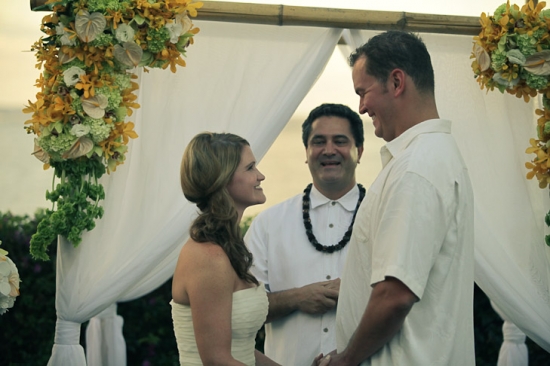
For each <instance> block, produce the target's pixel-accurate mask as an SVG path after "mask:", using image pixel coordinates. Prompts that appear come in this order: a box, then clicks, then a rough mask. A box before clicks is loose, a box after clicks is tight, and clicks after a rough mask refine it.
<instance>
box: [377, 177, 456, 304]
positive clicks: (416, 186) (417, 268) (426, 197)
mask: <svg viewBox="0 0 550 366" xmlns="http://www.w3.org/2000/svg"><path fill="white" fill-rule="evenodd" d="M446 206H447V204H446V202H445V199H444V197H442V195H441V194H440V192H438V191H437V189H436V188H435V187H434V186H433V184H431V183H430V182H429V181H428V180H426V179H425V178H424V177H422V176H420V175H418V174H416V173H412V172H407V173H405V174H403V176H402V177H401V179H399V180H398V181H396V182H394V183H392V184H391V185H389V186H386V187H385V192H384V198H383V199H382V201H381V207H380V208H379V212H380V220H379V225H378V227H377V228H373V229H374V230H376V235H375V240H374V243H373V253H372V258H373V259H372V260H373V263H372V268H373V273H372V278H371V286H372V285H374V284H376V283H378V282H380V281H383V280H384V279H385V278H386V277H395V278H397V279H399V280H400V281H401V282H403V283H404V284H405V285H406V286H407V287H408V288H409V289H410V290H411V291H412V292H413V293H414V294H415V295H416V296H417V297H418V298H419V299H421V298H422V295H423V294H424V289H425V287H426V284H427V282H428V277H429V274H430V271H431V269H432V267H433V266H434V263H435V259H436V257H437V253H438V252H439V250H440V248H441V246H442V243H443V241H444V239H445V235H446V232H447V227H448V221H449V220H448V218H447V217H448V216H449V210H448V209H447V208H446Z"/></svg>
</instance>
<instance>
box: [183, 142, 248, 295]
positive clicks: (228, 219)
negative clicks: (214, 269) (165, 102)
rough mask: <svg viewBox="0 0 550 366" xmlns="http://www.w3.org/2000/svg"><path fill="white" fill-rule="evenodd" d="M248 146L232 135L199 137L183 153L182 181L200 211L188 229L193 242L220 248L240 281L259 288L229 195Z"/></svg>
mask: <svg viewBox="0 0 550 366" xmlns="http://www.w3.org/2000/svg"><path fill="white" fill-rule="evenodd" d="M245 146H249V143H248V141H246V140H245V139H243V138H242V137H240V136H237V135H234V134H231V133H212V132H203V133H200V134H198V135H197V136H195V137H194V138H193V139H192V140H191V142H189V145H187V148H186V149H185V152H184V153H183V158H182V160H181V167H180V179H181V188H182V190H183V194H184V196H185V198H187V199H188V200H189V201H191V202H193V203H195V204H196V205H197V207H198V208H199V209H200V211H201V212H200V214H199V216H198V217H197V218H196V219H195V221H193V224H191V228H190V229H189V235H190V236H191V238H192V239H193V240H195V241H196V242H199V243H205V242H212V243H215V244H217V245H219V246H221V247H222V248H223V250H224V252H225V253H226V254H227V256H228V257H229V261H230V262H231V266H232V267H233V269H234V270H235V272H236V273H237V275H238V276H239V278H241V279H243V280H245V281H247V282H250V283H255V284H256V285H257V284H258V280H256V278H255V277H254V276H253V275H252V274H250V273H249V272H248V270H249V269H250V267H251V266H252V253H250V251H249V250H248V249H247V247H246V245H245V244H244V240H243V236H242V233H241V229H240V227H239V222H238V221H237V220H238V213H237V209H236V208H235V203H234V201H233V198H231V195H230V194H229V192H228V191H227V185H228V184H229V182H231V179H232V178H233V174H234V173H235V171H236V170H237V167H238V166H239V163H240V162H241V153H242V150H243V148H244V147H245Z"/></svg>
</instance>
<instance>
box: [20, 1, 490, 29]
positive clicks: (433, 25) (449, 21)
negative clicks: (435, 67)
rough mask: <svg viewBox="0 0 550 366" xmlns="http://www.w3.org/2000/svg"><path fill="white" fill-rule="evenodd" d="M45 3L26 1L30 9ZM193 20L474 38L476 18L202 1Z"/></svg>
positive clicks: (476, 25) (476, 26)
mask: <svg viewBox="0 0 550 366" xmlns="http://www.w3.org/2000/svg"><path fill="white" fill-rule="evenodd" d="M45 3H46V0H30V5H31V10H34V9H36V8H37V7H39V6H42V5H44V4H45ZM203 3H204V6H203V7H202V8H201V9H199V12H198V16H197V19H200V20H212V21H221V22H236V23H252V24H267V25H280V26H284V25H294V26H310V27H325V28H349V29H369V30H389V29H399V30H405V31H409V32H426V33H444V34H457V35H470V36H473V35H477V34H479V32H480V31H481V26H480V23H479V17H468V16H454V15H435V14H418V13H406V12H393V11H373V10H352V9H331V8H315V7H304V6H290V5H271V4H251V3H250V4H249V3H238V2H219V1H203Z"/></svg>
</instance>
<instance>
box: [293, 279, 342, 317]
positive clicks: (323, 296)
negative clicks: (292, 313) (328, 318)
mask: <svg viewBox="0 0 550 366" xmlns="http://www.w3.org/2000/svg"><path fill="white" fill-rule="evenodd" d="M339 292H340V279H339V278H337V279H335V280H330V281H323V282H316V283H312V284H310V285H306V286H303V287H301V288H300V297H299V298H300V300H299V303H298V309H299V310H300V311H302V312H304V313H307V314H324V313H326V312H327V311H329V310H331V309H334V307H336V304H337V302H338V294H339Z"/></svg>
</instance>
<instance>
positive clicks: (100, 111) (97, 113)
mask: <svg viewBox="0 0 550 366" xmlns="http://www.w3.org/2000/svg"><path fill="white" fill-rule="evenodd" d="M108 104H109V100H108V99H107V97H106V96H105V95H101V94H96V95H95V96H93V97H91V98H88V99H84V98H82V109H84V112H86V114H87V115H88V116H90V117H92V118H96V119H97V118H103V116H104V115H105V108H107V105H108Z"/></svg>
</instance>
